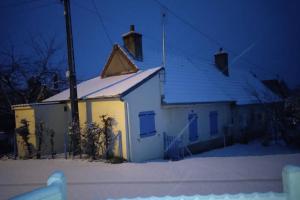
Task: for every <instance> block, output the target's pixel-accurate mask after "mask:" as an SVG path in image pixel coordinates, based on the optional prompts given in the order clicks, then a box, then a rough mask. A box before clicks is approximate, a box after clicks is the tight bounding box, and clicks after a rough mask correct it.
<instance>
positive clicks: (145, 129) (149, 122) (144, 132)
mask: <svg viewBox="0 0 300 200" xmlns="http://www.w3.org/2000/svg"><path fill="white" fill-rule="evenodd" d="M154 116H155V113H154V112H153V111H145V112H140V113H139V118H140V136H141V137H148V136H152V135H155V133H156V130H155V119H154Z"/></svg>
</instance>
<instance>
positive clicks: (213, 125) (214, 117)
mask: <svg viewBox="0 0 300 200" xmlns="http://www.w3.org/2000/svg"><path fill="white" fill-rule="evenodd" d="M209 123H210V135H217V134H218V112H217V111H212V112H210V113H209Z"/></svg>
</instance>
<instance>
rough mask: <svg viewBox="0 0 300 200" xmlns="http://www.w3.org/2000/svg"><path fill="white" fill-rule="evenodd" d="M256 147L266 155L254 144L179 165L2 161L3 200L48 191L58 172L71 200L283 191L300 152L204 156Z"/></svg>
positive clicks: (0, 186)
mask: <svg viewBox="0 0 300 200" xmlns="http://www.w3.org/2000/svg"><path fill="white" fill-rule="evenodd" d="M251 147H252V148H257V150H258V148H261V149H262V150H266V149H263V148H264V147H260V146H256V145H255V143H254V144H250V145H249V146H247V145H235V146H231V147H228V148H226V149H218V150H214V151H211V152H207V153H204V154H200V155H195V156H192V157H189V158H186V159H184V160H181V161H176V162H171V161H163V160H157V161H151V162H147V163H123V164H115V165H113V164H108V163H103V162H88V161H86V160H64V159H55V160H47V159H45V160H5V161H0V177H1V178H0V199H7V198H9V197H12V196H14V195H16V194H20V193H23V192H26V191H30V190H32V189H34V188H37V187H40V186H44V185H45V183H46V180H47V178H48V176H49V175H50V174H51V173H52V172H53V171H55V170H62V171H64V173H65V175H66V177H67V182H68V195H69V199H86V200H89V199H107V198H121V197H137V196H153V195H155V196H165V195H194V194H210V193H215V194H222V193H239V192H245V193H249V192H268V191H274V192H282V185H281V171H282V168H283V166H285V165H287V164H293V165H298V166H300V154H299V153H298V154H285V155H283V154H282V155H268V156H242V157H238V156H236V157H203V156H209V155H213V156H218V155H219V156H221V155H223V156H224V155H228V153H230V152H231V153H234V152H239V153H242V152H245V151H246V152H247V151H250V150H251ZM266 148H269V147H266ZM270 148H272V147H270ZM267 151H268V150H266V151H265V152H267ZM270 151H271V150H270ZM258 152H262V151H261V150H260V151H258ZM271 152H273V153H274V151H273V150H272V151H271ZM248 153H249V152H248ZM281 153H283V152H282V151H281ZM289 153H291V152H289ZM234 155H237V154H234ZM240 155H244V154H243V153H242V154H240ZM247 155H249V154H247Z"/></svg>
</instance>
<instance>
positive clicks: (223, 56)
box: [215, 48, 229, 76]
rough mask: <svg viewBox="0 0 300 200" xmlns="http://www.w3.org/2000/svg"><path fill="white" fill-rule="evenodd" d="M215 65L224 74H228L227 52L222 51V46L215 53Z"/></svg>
mask: <svg viewBox="0 0 300 200" xmlns="http://www.w3.org/2000/svg"><path fill="white" fill-rule="evenodd" d="M215 65H216V67H217V68H218V69H219V70H220V71H221V72H222V73H223V74H224V75H225V76H229V70H228V53H226V52H224V51H223V48H220V50H219V52H218V53H216V54H215Z"/></svg>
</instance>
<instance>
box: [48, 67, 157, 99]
mask: <svg viewBox="0 0 300 200" xmlns="http://www.w3.org/2000/svg"><path fill="white" fill-rule="evenodd" d="M161 69H162V67H156V68H151V69H145V70H139V71H138V72H136V73H132V74H125V75H120V76H111V77H107V78H101V76H98V77H95V78H93V79H90V80H87V81H84V82H81V83H80V84H78V85H77V96H78V99H89V98H109V97H119V96H121V95H122V94H124V93H126V92H127V91H129V90H130V89H132V88H133V87H135V86H136V85H137V84H139V83H140V82H142V81H144V80H146V79H147V78H148V77H150V76H152V75H154V74H156V73H157V72H158V71H160V70H161ZM68 99H70V90H69V89H67V90H64V91H63V92H61V93H58V94H56V95H54V96H52V97H50V98H48V99H45V100H44V102H50V101H65V100H68Z"/></svg>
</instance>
